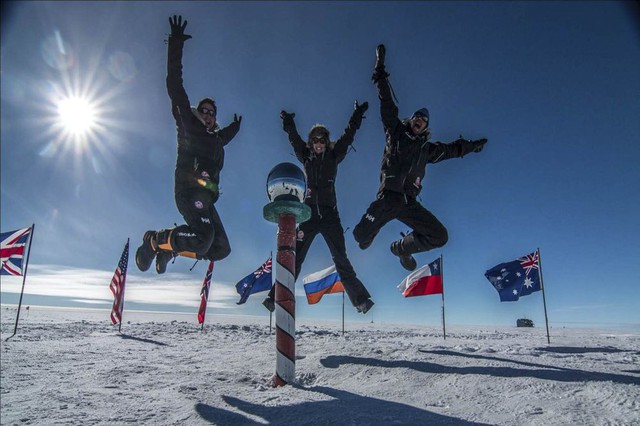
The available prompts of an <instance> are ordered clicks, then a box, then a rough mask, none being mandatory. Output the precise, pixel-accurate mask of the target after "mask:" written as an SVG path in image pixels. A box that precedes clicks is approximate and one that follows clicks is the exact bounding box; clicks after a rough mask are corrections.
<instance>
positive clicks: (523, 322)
mask: <svg viewBox="0 0 640 426" xmlns="http://www.w3.org/2000/svg"><path fill="white" fill-rule="evenodd" d="M516 325H517V326H518V327H533V321H531V320H530V319H527V318H519V319H518V320H517V321H516Z"/></svg>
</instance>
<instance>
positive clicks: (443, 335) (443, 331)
mask: <svg viewBox="0 0 640 426" xmlns="http://www.w3.org/2000/svg"><path fill="white" fill-rule="evenodd" d="M440 274H441V275H442V338H443V339H444V340H447V331H446V327H445V322H444V261H443V260H442V255H440Z"/></svg>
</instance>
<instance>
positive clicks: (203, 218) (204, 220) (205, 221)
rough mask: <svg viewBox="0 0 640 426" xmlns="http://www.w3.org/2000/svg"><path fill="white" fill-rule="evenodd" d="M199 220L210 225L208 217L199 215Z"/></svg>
mask: <svg viewBox="0 0 640 426" xmlns="http://www.w3.org/2000/svg"><path fill="white" fill-rule="evenodd" d="M200 220H201V221H202V223H208V224H209V225H211V221H210V220H209V218H208V217H201V218H200Z"/></svg>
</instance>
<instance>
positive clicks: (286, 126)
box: [280, 110, 296, 133]
mask: <svg viewBox="0 0 640 426" xmlns="http://www.w3.org/2000/svg"><path fill="white" fill-rule="evenodd" d="M295 116H296V114H295V112H292V113H288V112H287V111H284V110H282V111H280V118H281V119H282V130H284V131H285V132H287V133H289V132H290V131H291V130H293V129H295V127H296V125H295V123H294V122H293V117H295Z"/></svg>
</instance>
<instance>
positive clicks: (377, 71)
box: [371, 44, 389, 83]
mask: <svg viewBox="0 0 640 426" xmlns="http://www.w3.org/2000/svg"><path fill="white" fill-rule="evenodd" d="M386 54H387V49H386V48H385V47H384V44H379V45H378V47H376V66H375V67H374V69H373V75H372V76H371V81H373V82H374V83H377V82H378V81H379V80H383V79H385V78H387V77H389V73H388V72H386V71H385V69H384V58H385V56H386Z"/></svg>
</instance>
